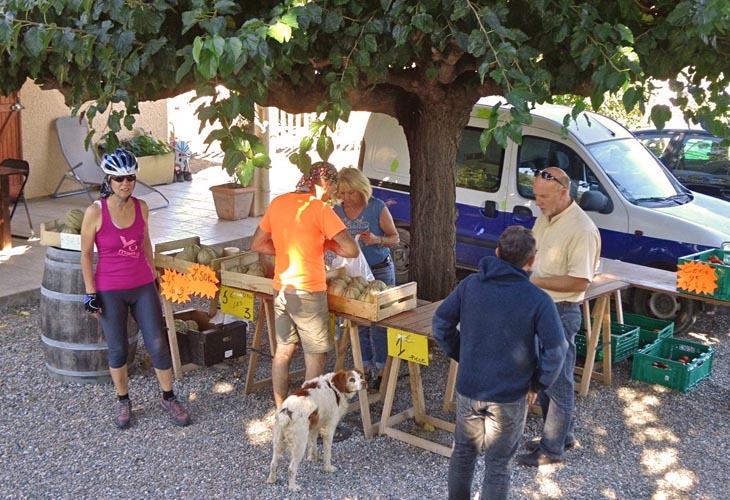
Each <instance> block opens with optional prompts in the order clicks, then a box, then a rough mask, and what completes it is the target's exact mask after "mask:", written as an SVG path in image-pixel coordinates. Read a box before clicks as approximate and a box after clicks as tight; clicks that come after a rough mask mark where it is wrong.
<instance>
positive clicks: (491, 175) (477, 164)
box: [455, 127, 504, 193]
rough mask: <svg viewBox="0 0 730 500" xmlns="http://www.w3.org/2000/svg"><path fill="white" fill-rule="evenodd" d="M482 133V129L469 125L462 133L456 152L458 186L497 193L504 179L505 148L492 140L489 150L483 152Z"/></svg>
mask: <svg viewBox="0 0 730 500" xmlns="http://www.w3.org/2000/svg"><path fill="white" fill-rule="evenodd" d="M481 134H482V130H481V129H478V128H473V127H467V128H466V129H464V132H463V133H462V135H461V144H459V150H458V151H457V153H456V168H455V171H456V187H457V188H465V189H475V190H477V191H484V192H487V193H495V192H497V190H499V185H500V183H501V180H502V165H503V164H504V148H502V147H501V146H500V145H499V144H497V142H496V141H490V142H489V145H488V146H487V150H486V151H485V152H482V148H481V146H480V145H479V136H480V135H481Z"/></svg>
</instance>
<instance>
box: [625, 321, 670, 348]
mask: <svg viewBox="0 0 730 500" xmlns="http://www.w3.org/2000/svg"><path fill="white" fill-rule="evenodd" d="M624 324H625V325H631V326H638V327H639V349H641V348H643V347H644V346H646V345H648V344H652V343H654V342H656V341H657V340H659V339H666V338H672V337H674V322H673V321H668V320H664V319H657V318H650V317H649V316H642V315H641V314H626V313H624Z"/></svg>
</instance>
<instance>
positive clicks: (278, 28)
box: [267, 21, 291, 43]
mask: <svg viewBox="0 0 730 500" xmlns="http://www.w3.org/2000/svg"><path fill="white" fill-rule="evenodd" d="M267 34H268V35H269V36H270V37H271V38H273V39H274V40H276V41H277V42H279V43H284V42H288V41H289V39H290V38H291V27H289V26H287V25H286V24H284V23H282V22H281V21H276V23H275V24H274V25H273V26H269V29H268V30H267Z"/></svg>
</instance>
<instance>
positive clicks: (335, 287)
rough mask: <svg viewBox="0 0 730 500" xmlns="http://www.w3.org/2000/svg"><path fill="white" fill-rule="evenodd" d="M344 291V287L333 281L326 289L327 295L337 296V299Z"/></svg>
mask: <svg viewBox="0 0 730 500" xmlns="http://www.w3.org/2000/svg"><path fill="white" fill-rule="evenodd" d="M344 291H345V285H343V284H342V283H340V282H336V281H333V282H332V283H330V284H329V286H328V287H327V293H329V294H330V295H337V296H338V297H339V296H341V295H342V293H343V292H344Z"/></svg>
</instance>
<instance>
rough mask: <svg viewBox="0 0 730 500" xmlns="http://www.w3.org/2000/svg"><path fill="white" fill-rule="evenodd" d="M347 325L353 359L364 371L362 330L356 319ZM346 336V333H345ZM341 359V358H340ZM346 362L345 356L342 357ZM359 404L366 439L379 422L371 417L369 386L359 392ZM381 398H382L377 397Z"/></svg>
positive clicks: (358, 367)
mask: <svg viewBox="0 0 730 500" xmlns="http://www.w3.org/2000/svg"><path fill="white" fill-rule="evenodd" d="M345 325H346V328H347V332H348V336H349V337H350V344H351V345H352V361H353V363H354V365H355V368H357V369H358V370H360V371H361V372H362V371H363V365H362V351H361V350H360V330H359V329H358V327H357V323H355V322H354V321H350V320H346V321H345ZM343 336H344V335H343ZM338 361H339V359H338ZM342 362H343V363H344V356H343V357H342ZM357 399H358V404H359V405H360V419H361V420H362V431H363V434H364V435H365V439H370V438H371V437H373V436H374V435H375V433H376V431H377V428H378V424H377V423H376V424H375V425H373V423H372V420H371V419H370V395H369V394H368V389H367V387H366V388H365V389H363V390H361V391H358V392H357ZM375 399H376V400H377V399H380V398H375Z"/></svg>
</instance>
